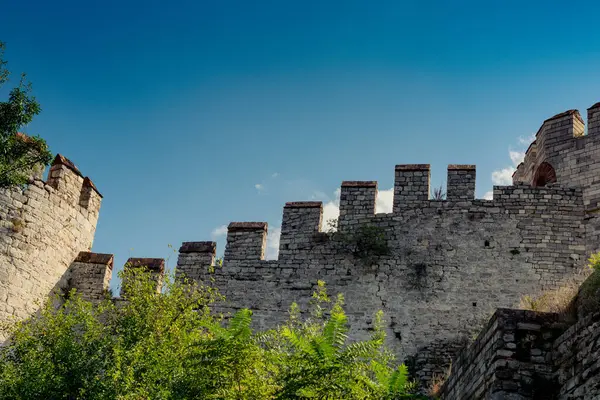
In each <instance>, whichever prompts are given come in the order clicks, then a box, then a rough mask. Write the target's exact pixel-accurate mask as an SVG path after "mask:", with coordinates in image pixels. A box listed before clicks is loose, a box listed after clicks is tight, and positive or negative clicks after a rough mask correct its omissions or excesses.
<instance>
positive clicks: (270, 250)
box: [265, 226, 281, 260]
mask: <svg viewBox="0 0 600 400" xmlns="http://www.w3.org/2000/svg"><path fill="white" fill-rule="evenodd" d="M280 238H281V227H280V226H275V227H271V226H270V227H269V233H268V234H267V248H266V251H265V259H267V260H277V257H278V256H279V239H280Z"/></svg>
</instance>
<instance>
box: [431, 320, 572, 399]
mask: <svg viewBox="0 0 600 400" xmlns="http://www.w3.org/2000/svg"><path fill="white" fill-rule="evenodd" d="M559 321H560V319H559V315H557V314H549V313H536V312H533V311H526V310H509V309H498V310H497V311H496V312H495V313H494V315H493V316H492V318H491V319H490V321H489V323H488V324H487V327H485V328H484V329H483V330H482V331H481V333H480V334H479V336H478V337H477V339H476V340H475V342H474V343H473V344H471V345H470V346H469V347H468V348H467V349H465V351H463V352H462V353H461V354H460V355H459V356H458V357H457V358H456V359H455V360H454V361H453V363H452V373H451V374H450V376H449V377H448V380H447V381H446V383H445V385H444V386H443V388H442V393H441V398H442V399H445V400H463V399H469V400H479V399H512V400H525V399H540V400H541V399H545V400H551V399H554V398H555V397H554V396H555V393H556V391H557V390H558V388H557V387H556V385H555V384H554V380H553V376H554V375H553V364H552V361H551V360H552V350H553V348H552V342H553V339H555V338H557V337H558V336H559V335H560V334H561V333H562V332H563V331H564V328H565V327H564V324H562V323H561V322H559Z"/></svg>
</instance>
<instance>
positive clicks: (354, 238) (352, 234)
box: [328, 220, 390, 265]
mask: <svg viewBox="0 0 600 400" xmlns="http://www.w3.org/2000/svg"><path fill="white" fill-rule="evenodd" d="M328 224H329V229H330V233H329V234H330V235H331V237H332V238H333V239H336V240H338V241H339V242H340V243H341V244H342V246H343V248H344V249H345V250H346V251H347V252H349V253H350V254H352V255H353V256H354V257H356V258H358V259H359V260H361V261H362V262H363V263H364V264H365V265H372V264H375V263H376V262H377V260H378V259H379V257H381V256H386V255H389V254H390V248H389V246H388V243H387V239H386V237H385V231H384V230H383V229H382V228H380V227H378V226H374V225H360V226H358V227H356V228H354V229H353V230H352V231H346V232H340V231H337V230H336V229H337V220H332V221H329V222H328ZM334 230H335V231H334Z"/></svg>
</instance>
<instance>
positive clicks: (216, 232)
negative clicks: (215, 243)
mask: <svg viewBox="0 0 600 400" xmlns="http://www.w3.org/2000/svg"><path fill="white" fill-rule="evenodd" d="M226 234H227V225H221V226H218V227H216V228H215V229H213V230H212V232H211V233H210V235H211V236H212V238H213V239H217V238H220V237H221V236H225V235H226Z"/></svg>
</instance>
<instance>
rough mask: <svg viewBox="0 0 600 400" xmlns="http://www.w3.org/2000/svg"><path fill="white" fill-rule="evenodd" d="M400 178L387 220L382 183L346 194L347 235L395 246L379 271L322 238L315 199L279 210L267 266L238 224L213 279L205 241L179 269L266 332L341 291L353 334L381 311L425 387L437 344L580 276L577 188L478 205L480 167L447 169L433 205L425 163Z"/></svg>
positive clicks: (510, 191) (520, 192) (519, 191)
mask: <svg viewBox="0 0 600 400" xmlns="http://www.w3.org/2000/svg"><path fill="white" fill-rule="evenodd" d="M395 175H396V179H395V190H394V192H395V195H394V206H393V210H394V211H393V212H392V213H390V214H374V211H375V199H376V193H377V185H376V183H375V182H354V181H352V182H344V183H343V184H342V187H341V196H340V218H339V224H338V226H339V231H340V233H341V234H346V235H347V234H349V235H350V236H351V237H352V235H355V234H357V233H358V232H360V231H361V228H360V227H362V226H368V225H369V226H375V227H378V229H379V230H380V231H381V232H382V233H383V235H384V237H385V242H386V243H387V246H388V248H389V249H390V253H389V254H388V255H385V256H381V257H379V258H378V259H377V260H376V261H375V262H374V263H372V264H371V263H365V261H364V259H362V258H361V257H360V254H359V255H358V256H357V254H353V252H352V249H349V247H348V245H347V242H345V241H344V240H341V239H339V236H336V235H333V236H332V235H329V234H325V233H322V232H320V228H321V219H322V205H321V204H320V203H316V202H296V203H288V204H286V206H285V207H284V211H283V222H282V227H281V241H280V249H279V259H278V260H273V261H266V260H264V259H263V258H264V248H265V238H266V234H267V226H266V224H265V223H256V222H255V223H232V224H230V225H229V232H228V236H227V247H226V249H225V257H224V262H223V266H222V268H215V269H214V270H215V271H214V273H213V274H209V273H208V270H209V268H207V266H208V265H210V264H212V260H213V258H214V251H215V250H214V245H209V244H208V243H205V244H199V243H198V242H194V243H191V244H188V243H186V244H184V245H183V246H182V250H181V252H180V258H179V262H178V267H177V268H178V270H181V271H182V272H184V273H186V274H187V275H189V276H190V277H193V278H194V279H197V280H200V281H203V282H205V283H209V284H212V281H211V278H213V279H214V284H215V285H216V286H217V287H218V288H219V289H220V290H221V292H222V293H223V294H224V295H225V296H226V299H227V300H226V302H225V303H224V304H223V305H222V308H221V310H222V311H234V310H236V309H238V308H241V307H249V308H251V309H252V310H253V311H254V315H255V323H256V325H257V327H262V328H264V327H270V326H274V325H275V324H277V323H279V322H283V321H284V320H285V319H286V318H287V310H288V308H289V306H290V304H291V303H292V302H294V301H297V302H299V303H300V305H301V307H305V306H306V301H308V300H309V298H310V295H311V293H312V291H313V290H314V287H315V284H316V281H317V280H318V279H322V280H324V281H325V282H326V284H327V286H328V288H329V291H330V293H332V294H335V293H338V292H341V293H343V294H344V295H345V298H346V303H347V304H346V310H347V312H348V316H349V320H350V323H351V326H352V329H353V331H352V332H351V336H352V337H353V338H365V337H367V336H368V335H369V333H370V331H371V329H372V318H373V313H374V312H375V311H376V310H379V309H382V310H383V311H384V312H385V314H386V316H387V318H388V321H389V326H388V329H387V330H388V341H389V342H388V344H389V345H390V346H391V347H392V348H393V349H394V350H395V351H396V352H397V354H398V355H399V356H401V357H403V358H405V357H409V356H412V355H414V354H419V356H420V357H421V359H425V362H421V364H420V365H416V366H415V370H417V371H416V372H417V373H418V375H419V376H420V377H421V378H422V379H423V380H428V379H430V378H431V376H432V375H433V374H434V373H436V372H441V370H442V366H441V365H433V364H431V365H429V363H428V362H427V360H428V359H432V358H435V357H438V356H439V352H438V350H439V349H440V348H451V347H452V348H455V349H456V348H458V347H457V346H458V344H460V343H464V339H465V337H470V336H471V335H472V334H473V333H474V332H477V331H479V328H480V327H481V326H483V324H484V323H485V322H486V321H487V320H488V319H489V317H490V315H492V313H493V312H494V310H495V309H496V308H499V307H507V308H509V307H515V306H517V305H518V303H519V300H520V299H521V297H522V296H523V295H524V294H531V295H535V294H536V293H539V292H540V291H542V290H544V289H550V288H555V287H557V286H559V285H560V284H561V282H562V281H563V280H564V279H566V278H569V277H572V276H574V275H576V274H577V273H578V271H580V269H581V266H582V262H583V260H585V258H586V254H585V253H586V240H585V232H586V226H585V222H584V205H583V195H582V191H581V189H579V188H563V187H559V186H553V187H544V188H532V187H530V186H528V185H523V186H510V187H495V188H494V199H493V200H476V199H474V182H475V175H476V173H475V167H474V166H465V165H460V166H456V165H452V166H450V167H449V168H448V188H447V192H448V199H447V200H444V201H433V200H429V199H428V193H429V165H401V166H397V167H396V174H395ZM431 344H435V346H433V347H431ZM429 356H431V358H428V357H429ZM409 360H410V358H409ZM445 361H446V364H447V363H448V362H449V361H450V360H449V359H448V360H445ZM415 363H418V360H414V362H413V365H414V364H415Z"/></svg>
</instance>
